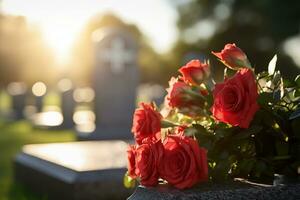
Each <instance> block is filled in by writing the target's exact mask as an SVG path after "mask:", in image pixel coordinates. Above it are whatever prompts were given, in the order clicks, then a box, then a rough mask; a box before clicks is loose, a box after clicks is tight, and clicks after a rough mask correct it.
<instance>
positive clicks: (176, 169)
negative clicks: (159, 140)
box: [159, 135, 208, 189]
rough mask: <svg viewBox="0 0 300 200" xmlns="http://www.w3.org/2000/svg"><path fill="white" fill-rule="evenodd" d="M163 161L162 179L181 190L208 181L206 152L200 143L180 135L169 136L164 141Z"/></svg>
mask: <svg viewBox="0 0 300 200" xmlns="http://www.w3.org/2000/svg"><path fill="white" fill-rule="evenodd" d="M163 145H164V154H163V159H161V160H160V164H159V173H160V176H161V178H163V179H164V180H166V181H168V183H169V184H171V185H173V186H174V187H176V188H179V189H185V188H190V187H192V186H194V185H195V184H197V183H199V182H203V181H207V179H208V165H207V156H206V150H205V149H204V148H200V147H199V144H198V142H197V141H196V140H195V139H193V138H191V137H185V136H180V135H169V136H167V137H166V139H165V140H164V143H163Z"/></svg>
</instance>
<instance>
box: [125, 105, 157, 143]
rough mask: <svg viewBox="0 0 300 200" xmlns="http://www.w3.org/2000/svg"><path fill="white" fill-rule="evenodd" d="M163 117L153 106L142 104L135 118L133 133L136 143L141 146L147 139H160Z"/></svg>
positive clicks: (135, 113) (136, 111)
mask: <svg viewBox="0 0 300 200" xmlns="http://www.w3.org/2000/svg"><path fill="white" fill-rule="evenodd" d="M161 118H162V116H161V114H160V113H159V112H157V111H156V110H155V109H154V106H153V105H152V104H146V103H141V104H140V108H138V109H136V110H135V112H134V116H133V125H132V129H131V131H132V132H133V134H134V136H135V139H136V142H137V143H138V144H141V143H142V141H143V139H145V138H147V137H159V133H160V129H161V125H160V120H161Z"/></svg>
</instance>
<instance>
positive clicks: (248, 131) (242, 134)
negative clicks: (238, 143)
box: [234, 125, 263, 140]
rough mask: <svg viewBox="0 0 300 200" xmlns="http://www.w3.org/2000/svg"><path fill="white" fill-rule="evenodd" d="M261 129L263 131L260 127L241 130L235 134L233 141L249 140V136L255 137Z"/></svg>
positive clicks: (255, 126) (254, 126)
mask: <svg viewBox="0 0 300 200" xmlns="http://www.w3.org/2000/svg"><path fill="white" fill-rule="evenodd" d="M262 129H263V127H262V126H258V125H253V126H251V127H249V128H247V129H243V130H241V131H240V132H239V133H237V134H236V135H235V136H234V139H235V140H241V139H246V138H249V137H250V136H251V135H255V134H257V133H259V132H260V131H261V130H262Z"/></svg>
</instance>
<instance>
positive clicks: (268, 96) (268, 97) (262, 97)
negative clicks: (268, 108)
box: [257, 92, 274, 105]
mask: <svg viewBox="0 0 300 200" xmlns="http://www.w3.org/2000/svg"><path fill="white" fill-rule="evenodd" d="M257 101H258V103H259V104H260V105H268V103H269V102H270V103H273V101H274V99H273V95H272V93H268V92H263V93H260V94H259V97H258V100H257Z"/></svg>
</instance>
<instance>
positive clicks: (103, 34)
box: [78, 28, 139, 140]
mask: <svg viewBox="0 0 300 200" xmlns="http://www.w3.org/2000/svg"><path fill="white" fill-rule="evenodd" d="M93 41H94V45H95V68H94V73H93V76H94V77H93V89H94V91H95V101H94V105H95V109H94V111H95V115H96V130H95V131H94V132H93V133H90V134H86V133H85V134H81V133H79V134H78V136H79V139H82V140H85V139H131V138H132V136H131V133H130V128H131V123H132V115H133V112H134V109H135V103H136V90H137V85H138V79H139V73H138V67H137V53H138V46H137V42H136V40H135V38H134V37H133V36H132V34H130V33H129V32H127V31H125V30H122V29H116V28H107V29H100V30H97V31H95V32H94V33H93Z"/></svg>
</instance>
